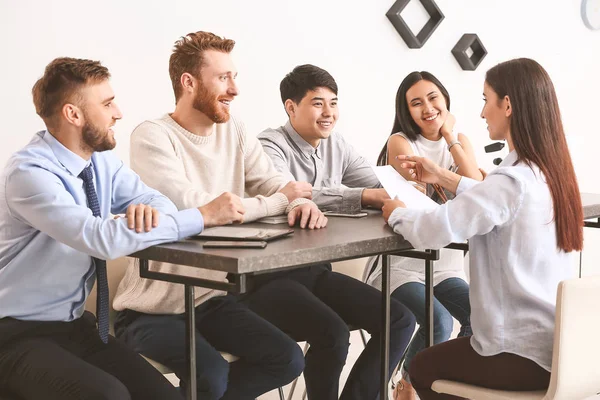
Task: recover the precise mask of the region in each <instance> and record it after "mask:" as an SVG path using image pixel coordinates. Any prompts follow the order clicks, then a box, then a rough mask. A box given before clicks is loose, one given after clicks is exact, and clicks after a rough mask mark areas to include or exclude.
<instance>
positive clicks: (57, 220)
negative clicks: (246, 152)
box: [0, 58, 244, 400]
mask: <svg viewBox="0 0 600 400" xmlns="http://www.w3.org/2000/svg"><path fill="white" fill-rule="evenodd" d="M109 78H110V74H109V72H108V69H106V67H104V66H102V65H101V64H100V63H99V62H97V61H91V60H81V59H75V58H57V59H55V60H54V61H52V62H51V63H50V64H48V66H47V67H46V70H45V72H44V76H42V77H41V78H40V79H39V80H38V81H37V82H36V84H35V85H34V87H33V90H32V92H33V102H34V105H35V108H36V112H37V113H38V115H39V116H40V117H41V118H42V119H43V121H44V123H45V125H46V127H47V130H44V131H41V132H38V133H37V134H35V135H34V137H33V138H32V140H31V141H30V142H29V144H27V145H26V146H25V147H24V148H23V149H21V150H19V151H18V152H17V153H15V154H14V155H13V156H12V157H11V158H10V160H9V161H8V164H7V165H6V168H5V169H4V172H3V174H2V177H1V179H0V182H2V183H1V184H0V396H4V395H6V396H9V398H11V399H12V398H18V399H47V400H75V399H114V400H132V399H133V400H148V399H156V400H165V399H166V400H171V399H173V400H175V399H181V395H180V393H179V392H178V391H177V390H176V389H175V388H174V387H173V386H172V385H171V384H170V383H169V382H168V381H167V380H166V379H165V378H164V377H163V376H162V375H161V374H160V373H159V372H158V371H156V370H155V369H154V368H153V367H152V366H151V365H150V364H148V363H147V362H146V361H144V360H143V359H142V358H141V357H140V356H139V355H138V354H136V353H135V352H133V351H131V349H129V348H127V347H126V346H124V345H123V344H122V343H120V342H119V341H117V340H115V339H114V337H112V336H110V335H109V334H108V331H109V326H108V325H109V323H108V313H109V307H108V301H109V300H108V282H107V271H106V268H107V267H106V261H105V260H107V259H114V258H117V257H122V256H125V255H128V254H131V253H133V252H136V251H138V250H142V249H144V248H146V247H149V246H152V245H154V244H159V243H164V242H172V241H176V240H180V239H183V238H185V237H187V236H190V235H194V234H197V233H199V232H200V231H202V230H203V228H204V227H208V226H214V225H221V224H224V223H232V222H239V221H241V220H242V219H243V214H244V209H243V205H242V204H241V202H239V199H236V198H235V197H234V196H232V195H231V194H224V195H223V196H221V197H220V198H218V199H216V200H215V201H214V202H212V203H210V204H207V205H205V206H203V207H200V208H199V209H196V208H195V207H192V208H190V209H188V210H184V211H177V208H176V207H175V205H174V204H173V203H172V202H171V201H169V199H167V198H166V197H165V196H163V195H161V194H160V193H158V192H157V191H156V190H153V189H150V188H149V187H147V186H146V185H144V184H143V183H142V181H141V180H140V178H139V177H138V176H137V175H136V174H135V173H133V172H132V171H131V170H130V169H129V168H127V167H126V166H125V165H123V162H121V161H120V160H119V159H118V158H117V157H116V156H115V155H114V154H113V153H112V152H111V151H109V150H111V149H113V148H114V147H115V144H116V142H115V138H114V133H113V130H112V126H113V125H114V124H115V123H116V121H117V120H119V119H121V111H120V110H119V107H117V105H116V103H115V101H114V98H115V95H114V93H113V90H112V88H111V86H110V84H109ZM120 213H126V218H119V219H114V218H112V217H111V215H110V214H120ZM159 219H160V222H159ZM94 282H96V283H97V289H98V307H97V312H96V317H94V315H93V314H91V313H89V312H86V311H84V310H85V308H84V307H85V302H86V299H87V297H88V295H89V294H90V291H91V290H92V287H93V286H94ZM96 324H97V326H96Z"/></svg>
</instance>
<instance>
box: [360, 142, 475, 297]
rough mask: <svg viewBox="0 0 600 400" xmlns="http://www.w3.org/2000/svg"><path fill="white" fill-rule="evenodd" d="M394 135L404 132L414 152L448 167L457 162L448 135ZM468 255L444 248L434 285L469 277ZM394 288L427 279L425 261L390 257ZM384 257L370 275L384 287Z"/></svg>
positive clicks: (372, 282)
mask: <svg viewBox="0 0 600 400" xmlns="http://www.w3.org/2000/svg"><path fill="white" fill-rule="evenodd" d="M393 136H402V137H403V138H404V139H406V141H407V142H408V143H409V144H410V147H411V149H412V151H413V154H414V155H416V156H419V157H425V158H428V159H430V160H431V161H433V162H434V163H436V164H437V165H439V166H440V167H442V168H444V169H448V168H450V167H451V166H452V164H454V159H453V158H452V154H450V151H448V146H447V144H446V141H445V140H444V138H440V139H439V140H429V139H426V138H425V137H424V136H423V135H417V140H415V141H414V142H413V141H412V140H410V139H409V138H408V137H407V136H406V135H405V134H404V133H402V132H398V133H394V135H393ZM375 259H376V257H371V258H370V259H369V262H368V264H367V271H371V269H372V268H373V263H374V262H375ZM464 259H465V257H464V255H463V252H462V251H461V250H453V249H440V259H439V260H438V261H435V262H434V264H433V286H437V285H439V284H440V283H442V282H443V281H445V280H446V279H450V278H460V279H462V280H465V281H466V278H467V277H466V276H465V272H464ZM390 272H391V273H390V292H392V293H393V292H394V290H396V289H397V288H399V287H400V286H402V285H404V284H406V283H409V282H417V283H423V284H424V283H425V261H424V260H419V259H417V258H407V257H400V256H391V257H390ZM381 280H382V276H381V261H379V262H378V263H377V267H375V269H374V270H373V273H371V275H369V277H368V280H367V283H368V284H369V285H371V286H374V287H376V288H378V289H380V288H381Z"/></svg>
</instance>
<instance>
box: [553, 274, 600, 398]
mask: <svg viewBox="0 0 600 400" xmlns="http://www.w3.org/2000/svg"><path fill="white" fill-rule="evenodd" d="M599 362H600V276H589V277H584V278H580V279H569V280H565V281H563V282H561V283H560V284H559V286H558V292H557V295H556V326H555V330H554V349H553V357H552V376H551V378H550V386H549V388H548V392H547V394H546V397H544V399H554V400H563V399H564V400H567V399H568V400H573V399H585V398H587V397H590V396H593V395H595V394H598V392H600V368H599V367H598V363H599Z"/></svg>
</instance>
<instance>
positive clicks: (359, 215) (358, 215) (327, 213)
mask: <svg viewBox="0 0 600 400" xmlns="http://www.w3.org/2000/svg"><path fill="white" fill-rule="evenodd" d="M323 214H324V215H325V216H326V217H347V218H362V217H366V216H367V215H369V214H367V213H366V212H359V213H354V214H348V213H340V212H333V211H325V212H324V213H323Z"/></svg>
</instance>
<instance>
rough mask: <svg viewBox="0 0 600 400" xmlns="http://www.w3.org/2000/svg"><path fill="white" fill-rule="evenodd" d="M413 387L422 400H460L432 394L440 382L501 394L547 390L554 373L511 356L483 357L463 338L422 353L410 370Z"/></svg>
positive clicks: (438, 345)
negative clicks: (464, 384) (493, 390)
mask: <svg viewBox="0 0 600 400" xmlns="http://www.w3.org/2000/svg"><path fill="white" fill-rule="evenodd" d="M409 373H410V379H411V382H412V385H413V387H414V388H415V390H416V391H417V393H418V394H419V398H420V399H421V400H443V399H444V400H445V399H458V398H459V397H456V396H450V395H447V394H439V393H436V392H434V391H433V390H431V384H432V383H433V382H434V381H436V380H438V379H448V380H451V381H457V382H464V383H469V384H471V385H476V386H482V387H485V388H489V389H499V390H545V389H547V388H548V385H549V384H550V372H548V371H546V370H545V369H543V368H542V367H540V366H539V365H538V364H536V363H535V362H533V361H531V360H529V359H527V358H524V357H521V356H518V355H516V354H510V353H500V354H497V355H495V356H489V357H484V356H480V355H479V354H478V353H477V352H476V351H475V350H473V348H472V347H471V343H470V338H469V337H462V338H458V339H454V340H450V341H448V342H444V343H440V344H436V345H435V346H432V347H429V348H427V349H425V350H422V351H420V352H419V353H418V354H417V355H416V356H415V358H414V359H413V361H412V364H411V366H410V369H409Z"/></svg>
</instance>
